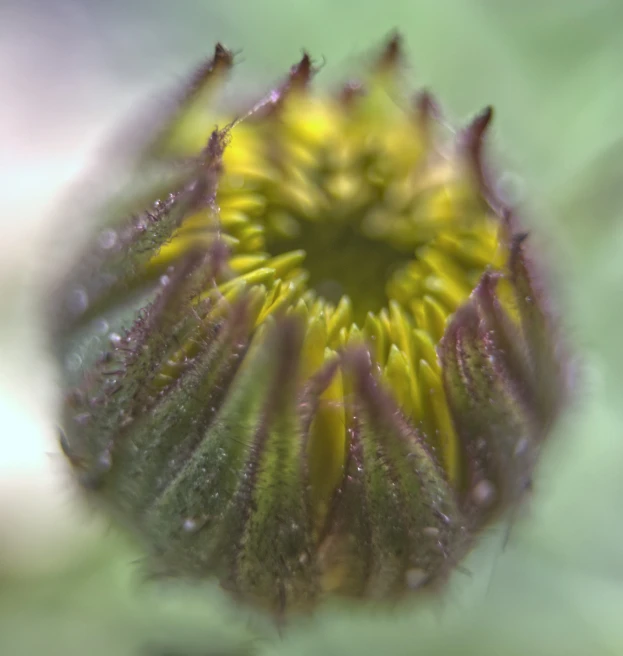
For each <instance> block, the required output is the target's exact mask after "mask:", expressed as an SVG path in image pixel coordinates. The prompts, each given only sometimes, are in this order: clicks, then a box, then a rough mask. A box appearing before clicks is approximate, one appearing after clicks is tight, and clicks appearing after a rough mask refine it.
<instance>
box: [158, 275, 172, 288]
mask: <svg viewBox="0 0 623 656" xmlns="http://www.w3.org/2000/svg"><path fill="white" fill-rule="evenodd" d="M170 282H171V278H169V276H160V284H161V285H162V286H163V287H166V286H167V285H168V284H169V283H170Z"/></svg>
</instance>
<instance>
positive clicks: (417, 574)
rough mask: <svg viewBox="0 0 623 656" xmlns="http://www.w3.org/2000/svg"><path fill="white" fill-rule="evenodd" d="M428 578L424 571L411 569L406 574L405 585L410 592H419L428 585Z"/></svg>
mask: <svg viewBox="0 0 623 656" xmlns="http://www.w3.org/2000/svg"><path fill="white" fill-rule="evenodd" d="M427 578H428V576H427V575H426V572H425V571H424V570H423V569H420V568H419V567H412V568H411V569H408V570H407V573H406V574H405V583H406V584H407V587H408V588H409V589H410V590H417V589H418V588H420V587H421V586H422V585H423V584H424V583H426V579H427Z"/></svg>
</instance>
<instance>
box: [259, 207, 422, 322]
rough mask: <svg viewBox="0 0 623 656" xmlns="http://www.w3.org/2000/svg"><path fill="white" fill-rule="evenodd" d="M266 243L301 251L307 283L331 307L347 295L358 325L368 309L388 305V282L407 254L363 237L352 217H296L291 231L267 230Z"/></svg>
mask: <svg viewBox="0 0 623 656" xmlns="http://www.w3.org/2000/svg"><path fill="white" fill-rule="evenodd" d="M266 245H267V248H268V250H269V252H271V253H273V254H275V255H281V254H284V253H287V252H290V251H292V250H302V251H304V252H305V261H304V267H305V270H306V271H307V273H308V274H309V280H308V283H307V284H308V287H309V288H310V289H312V290H313V291H314V292H316V294H317V295H318V297H319V298H322V299H324V300H325V301H326V302H327V303H328V304H331V305H334V306H337V305H338V304H339V302H340V300H341V299H342V297H344V296H346V297H348V298H349V299H350V301H351V303H352V307H353V312H352V316H353V320H354V322H355V323H357V324H358V325H360V326H363V324H364V322H365V319H366V315H367V314H368V313H369V312H371V313H374V314H378V313H379V312H380V311H381V310H382V309H383V308H387V307H388V304H389V298H388V294H387V284H388V282H389V280H390V279H391V278H392V275H393V274H394V272H396V271H398V270H400V269H402V268H403V267H404V265H405V264H406V263H407V262H408V261H409V260H410V259H411V254H410V253H409V252H408V251H407V252H400V251H399V250H398V249H396V248H394V247H393V246H391V245H388V244H386V243H384V242H382V241H380V240H378V239H375V238H373V237H370V236H367V235H366V234H365V233H364V232H363V231H362V230H361V226H360V225H358V224H357V217H356V216H355V217H349V219H348V220H346V221H339V222H333V221H327V222H325V223H324V224H323V225H318V224H317V223H313V222H309V221H305V220H303V221H299V222H298V226H297V231H296V236H293V237H291V238H289V237H284V236H282V235H278V234H275V235H269V236H268V238H267V244H266Z"/></svg>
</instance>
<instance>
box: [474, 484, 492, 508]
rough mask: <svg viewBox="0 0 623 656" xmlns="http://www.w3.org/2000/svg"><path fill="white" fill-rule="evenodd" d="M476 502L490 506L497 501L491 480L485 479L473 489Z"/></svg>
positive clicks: (483, 505)
mask: <svg viewBox="0 0 623 656" xmlns="http://www.w3.org/2000/svg"><path fill="white" fill-rule="evenodd" d="M472 499H473V500H474V503H476V504H477V505H479V506H482V507H485V508H486V507H489V506H491V505H492V504H493V502H494V501H495V487H494V486H493V483H491V481H487V480H485V479H483V480H482V481H479V482H478V483H476V485H475V486H474V488H473V489H472Z"/></svg>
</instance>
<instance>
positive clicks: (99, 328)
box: [93, 319, 110, 335]
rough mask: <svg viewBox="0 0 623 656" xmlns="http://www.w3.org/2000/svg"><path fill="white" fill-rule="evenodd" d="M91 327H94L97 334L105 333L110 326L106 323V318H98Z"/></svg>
mask: <svg viewBox="0 0 623 656" xmlns="http://www.w3.org/2000/svg"><path fill="white" fill-rule="evenodd" d="M93 327H94V328H95V332H96V333H97V334H98V335H106V334H107V333H108V331H109V329H110V326H109V325H108V321H106V319H98V320H97V321H96V322H95V323H94V324H93Z"/></svg>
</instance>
